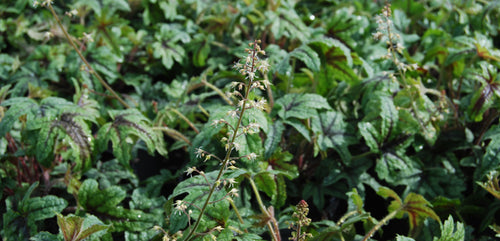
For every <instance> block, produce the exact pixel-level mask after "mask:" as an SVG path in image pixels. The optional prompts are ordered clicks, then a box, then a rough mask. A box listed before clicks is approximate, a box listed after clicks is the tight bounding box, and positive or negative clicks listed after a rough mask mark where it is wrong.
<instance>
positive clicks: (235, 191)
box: [229, 188, 239, 197]
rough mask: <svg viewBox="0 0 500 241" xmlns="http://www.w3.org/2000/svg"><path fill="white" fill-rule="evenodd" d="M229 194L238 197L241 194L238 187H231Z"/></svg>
mask: <svg viewBox="0 0 500 241" xmlns="http://www.w3.org/2000/svg"><path fill="white" fill-rule="evenodd" d="M229 195H230V196H231V197H238V196H239V194H238V189H236V188H233V189H231V191H229Z"/></svg>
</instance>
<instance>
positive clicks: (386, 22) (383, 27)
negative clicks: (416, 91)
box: [373, 2, 426, 130]
mask: <svg viewBox="0 0 500 241" xmlns="http://www.w3.org/2000/svg"><path fill="white" fill-rule="evenodd" d="M391 16H392V12H391V4H390V3H388V2H387V3H386V5H385V6H384V8H383V9H382V13H381V14H379V15H377V16H376V17H375V21H376V23H377V25H378V27H377V32H375V33H374V34H373V38H374V39H375V40H383V39H386V41H387V42H386V44H387V45H388V48H387V55H384V56H383V58H384V59H390V60H391V61H392V62H393V63H394V64H395V65H396V69H397V71H398V75H399V76H400V77H401V80H402V83H401V86H403V88H407V89H409V88H410V87H411V86H410V85H409V84H408V82H407V80H406V71H408V70H416V69H417V68H418V65H417V64H416V63H415V64H406V63H404V62H402V61H401V60H399V58H398V53H400V54H401V53H403V50H404V46H403V44H402V43H401V42H400V39H401V36H400V35H399V34H397V33H394V32H393V30H392V29H393V26H394V25H393V22H392V19H391ZM389 77H390V78H391V79H392V80H393V81H397V78H396V77H395V76H394V74H389ZM409 95H410V101H411V107H412V109H413V112H414V113H415V117H416V119H417V121H418V123H419V125H420V128H421V129H422V130H426V128H425V126H424V124H423V121H422V120H421V119H420V118H419V116H418V112H417V107H416V106H415V101H414V97H413V94H411V92H410V94H409Z"/></svg>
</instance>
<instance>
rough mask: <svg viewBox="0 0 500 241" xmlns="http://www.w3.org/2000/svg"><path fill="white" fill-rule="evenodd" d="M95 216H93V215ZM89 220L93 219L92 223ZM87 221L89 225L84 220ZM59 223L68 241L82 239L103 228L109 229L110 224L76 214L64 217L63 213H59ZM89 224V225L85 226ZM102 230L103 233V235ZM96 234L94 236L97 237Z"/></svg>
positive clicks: (79, 240)
mask: <svg viewBox="0 0 500 241" xmlns="http://www.w3.org/2000/svg"><path fill="white" fill-rule="evenodd" d="M91 217H93V216H91ZM87 220H92V221H91V222H92V223H91V224H89V222H88V221H87ZM85 221H87V225H84V222H85ZM57 224H58V225H59V228H60V229H61V232H62V233H63V236H64V240H66V241H81V240H84V239H86V238H88V237H89V236H90V235H92V234H95V233H98V232H100V231H103V230H107V229H109V227H110V226H109V225H104V224H103V223H102V222H100V221H99V219H97V218H95V217H93V218H82V217H78V216H74V215H69V216H66V217H64V216H63V215H62V214H57ZM85 226H87V227H85ZM102 234H103V233H102V232H101V235H98V236H97V237H99V236H102ZM97 237H96V236H95V235H94V238H97Z"/></svg>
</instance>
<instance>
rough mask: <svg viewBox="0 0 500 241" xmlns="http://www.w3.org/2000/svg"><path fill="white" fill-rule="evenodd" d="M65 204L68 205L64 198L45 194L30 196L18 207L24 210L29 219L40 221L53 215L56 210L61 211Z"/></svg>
mask: <svg viewBox="0 0 500 241" xmlns="http://www.w3.org/2000/svg"><path fill="white" fill-rule="evenodd" d="M66 206H68V202H67V201H66V200H64V199H62V198H59V197H56V196H53V195H47V196H44V197H34V198H30V199H28V200H27V201H26V202H23V204H22V206H20V207H19V209H21V210H26V214H28V219H29V220H33V221H40V220H44V219H48V218H51V217H54V216H55V215H56V212H62V210H63V209H64V208H66Z"/></svg>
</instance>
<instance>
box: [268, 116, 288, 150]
mask: <svg viewBox="0 0 500 241" xmlns="http://www.w3.org/2000/svg"><path fill="white" fill-rule="evenodd" d="M268 125H269V127H268V130H269V131H268V132H267V133H266V135H267V138H266V140H265V142H264V159H269V158H270V157H271V155H272V154H273V153H274V151H275V150H276V148H277V147H278V145H279V143H280V142H281V136H282V134H283V131H284V130H285V127H284V125H283V122H282V121H280V120H276V121H275V122H274V123H269V124H268Z"/></svg>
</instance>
